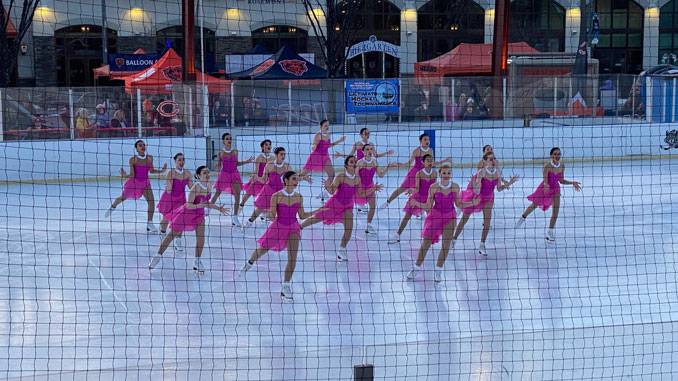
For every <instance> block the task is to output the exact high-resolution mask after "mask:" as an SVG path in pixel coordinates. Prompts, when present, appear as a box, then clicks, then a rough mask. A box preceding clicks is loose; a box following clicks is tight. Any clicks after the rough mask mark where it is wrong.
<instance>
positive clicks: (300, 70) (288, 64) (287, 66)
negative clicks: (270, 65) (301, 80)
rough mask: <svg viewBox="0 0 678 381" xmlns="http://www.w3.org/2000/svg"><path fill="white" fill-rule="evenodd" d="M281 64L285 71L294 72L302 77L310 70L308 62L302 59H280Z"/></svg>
mask: <svg viewBox="0 0 678 381" xmlns="http://www.w3.org/2000/svg"><path fill="white" fill-rule="evenodd" d="M279 65H280V67H281V68H282V69H283V71H284V72H286V73H290V74H294V75H296V76H297V77H301V76H302V75H303V74H304V73H306V72H307V71H308V67H307V66H306V62H304V61H300V60H284V61H280V62H279Z"/></svg>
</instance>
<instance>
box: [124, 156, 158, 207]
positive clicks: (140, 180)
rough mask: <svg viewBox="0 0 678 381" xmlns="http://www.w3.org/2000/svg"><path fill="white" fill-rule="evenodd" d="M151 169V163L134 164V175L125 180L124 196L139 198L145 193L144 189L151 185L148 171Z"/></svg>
mask: <svg viewBox="0 0 678 381" xmlns="http://www.w3.org/2000/svg"><path fill="white" fill-rule="evenodd" d="M150 170H151V163H146V164H144V165H141V164H134V177H132V178H131V179H128V180H127V181H125V184H123V186H122V196H123V197H124V198H126V199H133V200H138V199H140V198H141V196H142V195H143V194H144V189H146V188H150V187H151V180H149V178H148V172H149V171H150Z"/></svg>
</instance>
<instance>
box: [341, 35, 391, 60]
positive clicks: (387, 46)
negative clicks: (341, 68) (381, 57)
mask: <svg viewBox="0 0 678 381" xmlns="http://www.w3.org/2000/svg"><path fill="white" fill-rule="evenodd" d="M367 52H380V53H385V54H388V55H389V56H393V57H396V58H400V46H398V45H393V44H391V43H390V42H386V41H379V40H377V37H376V36H374V35H372V36H370V39H369V40H367V41H363V42H359V43H357V44H355V45H353V46H351V47H350V48H348V55H347V56H346V59H351V58H353V57H355V56H359V55H361V54H363V53H367Z"/></svg>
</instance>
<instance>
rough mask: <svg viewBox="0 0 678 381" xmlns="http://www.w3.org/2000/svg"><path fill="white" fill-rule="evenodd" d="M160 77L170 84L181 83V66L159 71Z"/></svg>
mask: <svg viewBox="0 0 678 381" xmlns="http://www.w3.org/2000/svg"><path fill="white" fill-rule="evenodd" d="M161 71H162V75H163V76H164V77H165V78H167V79H168V80H170V81H172V82H181V66H168V67H166V68H164V69H162V70H161Z"/></svg>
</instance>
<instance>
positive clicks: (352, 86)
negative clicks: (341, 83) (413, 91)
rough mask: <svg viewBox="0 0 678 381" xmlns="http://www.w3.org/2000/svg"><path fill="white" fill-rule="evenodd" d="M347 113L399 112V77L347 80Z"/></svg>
mask: <svg viewBox="0 0 678 381" xmlns="http://www.w3.org/2000/svg"><path fill="white" fill-rule="evenodd" d="M345 95H346V113H347V114H381V113H397V112H398V106H399V105H400V83H399V81H398V80H397V79H374V80H358V81H346V90H345Z"/></svg>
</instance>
